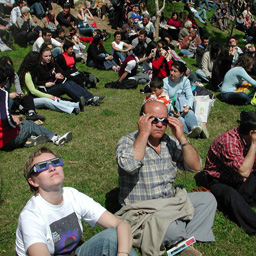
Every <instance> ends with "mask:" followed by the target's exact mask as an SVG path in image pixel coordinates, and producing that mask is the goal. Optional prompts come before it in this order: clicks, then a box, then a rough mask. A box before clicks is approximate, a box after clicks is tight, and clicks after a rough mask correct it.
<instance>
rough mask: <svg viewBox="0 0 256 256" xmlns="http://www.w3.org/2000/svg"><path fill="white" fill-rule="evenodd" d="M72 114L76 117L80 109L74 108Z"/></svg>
mask: <svg viewBox="0 0 256 256" xmlns="http://www.w3.org/2000/svg"><path fill="white" fill-rule="evenodd" d="M72 113H73V114H75V115H78V114H79V113H80V108H74V109H73V111H72Z"/></svg>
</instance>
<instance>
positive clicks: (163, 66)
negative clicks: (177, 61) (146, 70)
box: [152, 56, 173, 78]
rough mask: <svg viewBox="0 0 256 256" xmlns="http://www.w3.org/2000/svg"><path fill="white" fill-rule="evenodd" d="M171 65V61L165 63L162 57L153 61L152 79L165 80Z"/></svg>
mask: <svg viewBox="0 0 256 256" xmlns="http://www.w3.org/2000/svg"><path fill="white" fill-rule="evenodd" d="M172 63H173V61H172V60H169V61H168V62H167V61H166V60H165V58H164V56H160V57H159V58H158V59H157V60H153V62H152V67H153V77H160V78H165V77H167V76H169V75H170V70H171V66H172Z"/></svg>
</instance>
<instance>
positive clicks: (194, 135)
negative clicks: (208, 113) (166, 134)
mask: <svg viewBox="0 0 256 256" xmlns="http://www.w3.org/2000/svg"><path fill="white" fill-rule="evenodd" d="M201 132H202V128H201V127H200V126H198V125H197V126H194V127H193V128H192V130H191V132H190V133H188V137H189V138H197V137H198V136H199V135H200V133H201Z"/></svg>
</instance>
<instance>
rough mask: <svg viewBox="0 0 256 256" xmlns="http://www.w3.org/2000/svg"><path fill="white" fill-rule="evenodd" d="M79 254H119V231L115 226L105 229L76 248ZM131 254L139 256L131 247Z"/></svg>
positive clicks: (111, 255)
mask: <svg viewBox="0 0 256 256" xmlns="http://www.w3.org/2000/svg"><path fill="white" fill-rule="evenodd" d="M75 253H76V255H77V256H113V255H116V254H117V232H116V229H115V228H109V229H105V230H103V231H102V232H100V233H98V234H96V235H95V236H93V237H92V238H90V239H89V240H88V241H86V242H84V243H83V244H82V245H81V246H79V247H78V248H77V249H76V252H75ZM130 256H138V254H137V253H136V252H135V251H134V249H133V248H132V249H131V252H130Z"/></svg>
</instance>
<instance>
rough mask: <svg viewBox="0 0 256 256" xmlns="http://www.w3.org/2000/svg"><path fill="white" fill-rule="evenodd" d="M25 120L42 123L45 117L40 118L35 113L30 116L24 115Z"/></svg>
mask: <svg viewBox="0 0 256 256" xmlns="http://www.w3.org/2000/svg"><path fill="white" fill-rule="evenodd" d="M26 120H31V121H36V120H41V121H44V120H45V117H44V116H41V115H38V114H37V113H32V114H28V115H26Z"/></svg>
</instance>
